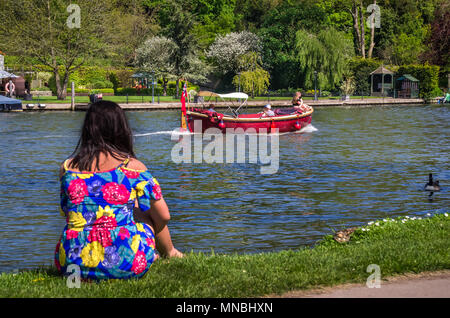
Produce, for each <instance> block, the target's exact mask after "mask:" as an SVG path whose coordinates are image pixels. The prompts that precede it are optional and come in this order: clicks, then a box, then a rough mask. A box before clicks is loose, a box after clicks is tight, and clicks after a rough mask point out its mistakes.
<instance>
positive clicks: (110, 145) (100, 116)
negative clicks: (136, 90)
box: [70, 101, 136, 171]
mask: <svg viewBox="0 0 450 318" xmlns="http://www.w3.org/2000/svg"><path fill="white" fill-rule="evenodd" d="M100 153H104V154H110V155H111V156H112V157H113V158H115V159H117V160H122V159H124V158H127V157H131V158H135V157H136V156H135V154H134V151H133V134H132V132H131V129H130V126H129V125H128V120H127V117H126V116H125V112H124V111H123V109H122V108H120V106H119V105H117V104H116V103H114V102H111V101H98V102H96V103H93V104H91V106H90V107H89V108H88V110H87V112H86V116H85V118H84V123H83V127H82V130H81V137H80V140H79V141H78V144H77V147H76V148H75V151H74V152H73V154H72V156H73V159H72V161H71V162H70V166H72V167H76V168H78V170H80V171H91V169H93V168H92V164H93V162H94V161H95V167H96V169H97V170H100V167H99V159H100Z"/></svg>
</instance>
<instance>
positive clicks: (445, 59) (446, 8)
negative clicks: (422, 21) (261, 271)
mask: <svg viewBox="0 0 450 318" xmlns="http://www.w3.org/2000/svg"><path fill="white" fill-rule="evenodd" d="M434 16H435V19H434V20H433V22H432V23H431V32H430V33H429V36H428V38H427V39H426V43H427V47H428V49H427V50H426V52H425V53H424V56H423V57H424V58H425V59H426V60H428V61H429V62H430V63H433V64H436V65H439V66H441V67H444V69H446V71H447V72H448V71H449V69H450V19H449V17H450V4H449V3H448V2H442V3H441V5H440V6H439V7H437V8H436V11H435V15H434Z"/></svg>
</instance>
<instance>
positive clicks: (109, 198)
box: [55, 101, 183, 280]
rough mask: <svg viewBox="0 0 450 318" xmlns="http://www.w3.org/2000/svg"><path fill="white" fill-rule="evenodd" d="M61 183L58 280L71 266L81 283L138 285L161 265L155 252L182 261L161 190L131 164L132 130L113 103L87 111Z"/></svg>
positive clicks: (63, 168)
mask: <svg viewBox="0 0 450 318" xmlns="http://www.w3.org/2000/svg"><path fill="white" fill-rule="evenodd" d="M60 181H61V191H60V199H61V202H60V203H61V210H60V211H61V214H62V215H63V216H64V217H65V218H66V222H67V224H66V226H65V227H64V230H63V233H62V235H61V238H60V240H59V242H58V244H57V246H56V250H55V265H56V267H57V268H58V270H59V271H60V272H61V273H62V274H67V273H70V272H72V271H73V269H71V268H68V266H69V265H76V266H78V269H79V273H80V274H81V278H83V279H93V280H100V279H127V278H140V277H142V276H143V275H144V274H145V273H146V272H147V271H148V270H149V268H150V266H151V265H152V263H153V262H154V261H155V259H157V258H158V256H157V254H156V249H157V250H158V252H159V253H160V254H161V255H162V256H164V257H182V256H183V254H182V253H181V252H179V251H178V250H177V249H176V248H175V247H174V246H173V244H172V240H171V236H170V233H169V229H168V227H167V223H168V222H169V220H170V213H169V209H168V207H167V204H166V202H165V201H164V198H163V196H162V193H161V188H160V186H159V183H158V181H156V179H155V178H154V177H153V175H152V174H151V173H150V171H148V170H147V168H146V166H145V165H144V164H143V163H142V162H141V161H139V160H138V159H136V156H135V154H134V150H133V135H132V133H131V129H130V128H129V125H128V121H127V118H126V116H125V113H124V111H123V110H122V109H121V108H120V106H119V105H117V104H116V103H114V102H110V101H98V102H96V103H93V104H91V106H90V107H89V109H88V110H87V112H86V116H85V119H84V123H83V127H82V131H81V137H80V140H79V142H78V145H77V147H76V149H75V151H74V153H73V154H72V156H71V157H70V158H69V159H67V160H65V161H64V163H63V164H62V165H61V167H60Z"/></svg>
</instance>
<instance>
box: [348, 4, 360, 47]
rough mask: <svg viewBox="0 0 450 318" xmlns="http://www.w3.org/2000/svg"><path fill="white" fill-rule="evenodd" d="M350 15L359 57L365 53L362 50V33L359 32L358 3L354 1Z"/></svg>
mask: <svg viewBox="0 0 450 318" xmlns="http://www.w3.org/2000/svg"><path fill="white" fill-rule="evenodd" d="M350 13H351V15H352V18H353V30H354V31H355V35H356V36H355V42H356V48H357V50H358V54H359V55H361V56H362V55H363V52H362V50H361V33H360V30H359V18H358V16H359V10H358V6H357V5H356V2H355V1H353V5H352V9H351V10H350Z"/></svg>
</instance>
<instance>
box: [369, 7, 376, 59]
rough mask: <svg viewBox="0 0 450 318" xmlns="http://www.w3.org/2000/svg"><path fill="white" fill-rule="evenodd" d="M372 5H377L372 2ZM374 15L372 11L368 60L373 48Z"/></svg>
mask: <svg viewBox="0 0 450 318" xmlns="http://www.w3.org/2000/svg"><path fill="white" fill-rule="evenodd" d="M373 4H375V5H376V4H377V1H376V0H374V1H373ZM374 20H375V15H373V10H372V20H371V21H370V22H371V25H370V26H371V30H370V46H369V52H368V53H367V56H368V58H369V59H370V58H372V53H373V48H374V47H375V21H374Z"/></svg>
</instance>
